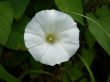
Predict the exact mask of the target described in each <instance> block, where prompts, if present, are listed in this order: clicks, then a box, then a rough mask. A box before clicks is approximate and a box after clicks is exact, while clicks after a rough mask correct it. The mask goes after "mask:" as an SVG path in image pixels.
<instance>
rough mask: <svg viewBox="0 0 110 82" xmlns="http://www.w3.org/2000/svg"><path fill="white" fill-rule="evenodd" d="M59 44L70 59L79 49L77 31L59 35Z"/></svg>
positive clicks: (72, 30)
mask: <svg viewBox="0 0 110 82" xmlns="http://www.w3.org/2000/svg"><path fill="white" fill-rule="evenodd" d="M60 42H61V45H62V46H63V48H64V49H65V50H66V51H67V52H68V54H69V55H70V57H71V56H72V55H74V54H75V53H76V51H77V49H78V48H79V30H78V28H74V29H70V30H67V31H64V32H61V33H60Z"/></svg>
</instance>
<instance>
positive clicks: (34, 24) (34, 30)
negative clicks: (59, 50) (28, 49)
mask: <svg viewBox="0 0 110 82" xmlns="http://www.w3.org/2000/svg"><path fill="white" fill-rule="evenodd" d="M25 32H27V33H31V34H35V35H39V36H42V37H44V35H45V33H44V32H43V30H42V28H41V26H40V24H39V22H38V21H37V20H36V18H35V17H33V19H32V20H31V21H30V22H29V23H28V24H27V26H26V28H25Z"/></svg>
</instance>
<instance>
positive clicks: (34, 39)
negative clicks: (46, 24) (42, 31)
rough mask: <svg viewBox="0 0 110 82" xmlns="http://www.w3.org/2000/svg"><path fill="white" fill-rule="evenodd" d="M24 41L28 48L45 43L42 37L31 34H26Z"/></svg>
mask: <svg viewBox="0 0 110 82" xmlns="http://www.w3.org/2000/svg"><path fill="white" fill-rule="evenodd" d="M24 40H25V45H26V47H27V48H30V47H33V46H37V45H40V44H42V43H44V39H43V38H42V37H40V36H38V35H34V34H31V33H24Z"/></svg>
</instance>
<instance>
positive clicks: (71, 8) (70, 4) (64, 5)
mask: <svg viewBox="0 0 110 82" xmlns="http://www.w3.org/2000/svg"><path fill="white" fill-rule="evenodd" d="M55 3H56V5H57V7H58V8H59V9H60V10H62V11H64V12H66V13H68V14H70V15H71V16H72V17H73V18H74V19H75V20H76V21H77V22H79V23H81V24H82V25H83V17H81V16H78V15H76V14H73V13H71V12H75V13H79V14H83V7H82V3H81V0H55Z"/></svg>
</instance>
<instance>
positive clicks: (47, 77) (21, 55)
mask: <svg viewBox="0 0 110 82" xmlns="http://www.w3.org/2000/svg"><path fill="white" fill-rule="evenodd" d="M108 5H110V3H109V0H97V1H95V0H0V82H4V81H6V82H21V81H22V82H95V80H96V82H101V81H102V82H109V81H110V71H109V70H107V69H110V66H109V65H110V61H109V60H110V57H109V56H110V6H108ZM45 9H56V10H61V11H62V12H66V13H68V14H69V15H71V16H72V17H73V19H74V20H75V21H77V25H78V28H79V29H80V48H79V50H78V51H77V53H76V55H74V56H73V57H72V58H71V59H70V60H69V61H68V62H65V63H63V64H61V65H59V66H58V65H56V66H53V67H50V66H46V65H42V64H41V63H40V62H36V61H35V60H34V59H33V58H32V56H31V55H30V53H29V52H28V51H27V49H26V48H25V45H24V30H25V27H26V25H27V23H28V22H29V20H31V18H32V17H33V16H34V15H35V13H36V12H38V11H41V10H45ZM106 59H108V60H106ZM102 61H104V62H102ZM100 62H101V63H100ZM102 64H104V65H106V66H108V67H107V68H106V67H105V68H104V69H103V68H101V67H102V66H100V65H102ZM3 66H4V67H5V69H4V67H3ZM96 66H99V68H98V70H97V68H96ZM91 68H92V69H91ZM58 69H60V71H59V70H58ZM94 70H95V71H94ZM105 70H106V71H105ZM97 71H99V73H98V72H97ZM104 75H105V76H104ZM94 77H95V78H94ZM98 77H99V78H98ZM102 77H103V78H104V81H103V78H102ZM107 78H108V79H107Z"/></svg>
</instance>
